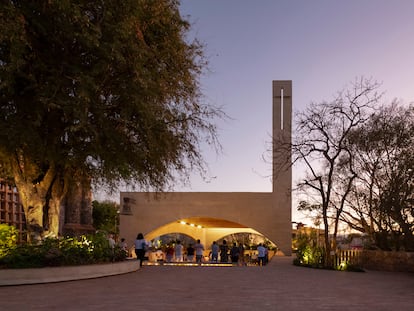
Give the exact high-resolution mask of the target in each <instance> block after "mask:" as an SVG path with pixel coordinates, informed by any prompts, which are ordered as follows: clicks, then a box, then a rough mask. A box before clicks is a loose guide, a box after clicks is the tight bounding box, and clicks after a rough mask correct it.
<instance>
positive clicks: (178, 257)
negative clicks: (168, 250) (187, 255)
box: [174, 240, 183, 262]
mask: <svg viewBox="0 0 414 311" xmlns="http://www.w3.org/2000/svg"><path fill="white" fill-rule="evenodd" d="M174 252H175V261H178V262H182V261H183V246H182V244H181V241H180V240H177V243H176V244H175V248H174Z"/></svg>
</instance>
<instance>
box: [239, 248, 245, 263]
mask: <svg viewBox="0 0 414 311" xmlns="http://www.w3.org/2000/svg"><path fill="white" fill-rule="evenodd" d="M239 263H240V265H241V266H244V265H245V262H244V246H243V243H240V244H239Z"/></svg>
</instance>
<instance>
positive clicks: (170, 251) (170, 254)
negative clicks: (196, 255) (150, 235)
mask: <svg viewBox="0 0 414 311" xmlns="http://www.w3.org/2000/svg"><path fill="white" fill-rule="evenodd" d="M173 257H174V247H173V246H172V243H170V244H168V246H167V250H166V251H165V260H166V261H167V262H171V261H172V259H173Z"/></svg>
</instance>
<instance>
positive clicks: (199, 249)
mask: <svg viewBox="0 0 414 311" xmlns="http://www.w3.org/2000/svg"><path fill="white" fill-rule="evenodd" d="M194 249H195V254H196V263H198V264H200V265H201V260H202V259H203V255H204V245H203V244H201V242H200V239H198V240H197V243H196V244H195V245H194Z"/></svg>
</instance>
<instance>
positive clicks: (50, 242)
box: [0, 234, 126, 268]
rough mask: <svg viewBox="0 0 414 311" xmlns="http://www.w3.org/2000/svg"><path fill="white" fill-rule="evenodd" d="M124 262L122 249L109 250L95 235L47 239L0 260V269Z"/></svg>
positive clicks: (102, 239) (15, 250)
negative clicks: (0, 267)
mask: <svg viewBox="0 0 414 311" xmlns="http://www.w3.org/2000/svg"><path fill="white" fill-rule="evenodd" d="M125 258H126V256H125V253H124V252H123V251H122V250H121V248H120V247H118V246H117V247H115V248H114V249H112V248H110V246H109V243H108V240H107V239H106V237H105V235H104V234H96V235H88V236H81V237H74V238H73V237H72V238H62V239H55V238H47V239H44V240H43V241H42V243H41V244H39V245H33V244H25V245H19V246H17V247H15V248H14V249H11V250H10V251H9V252H8V253H7V254H6V255H4V256H2V257H1V258H0V265H1V266H2V267H4V268H37V267H48V266H71V265H85V264H96V263H104V262H112V261H121V260H124V259H125Z"/></svg>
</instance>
